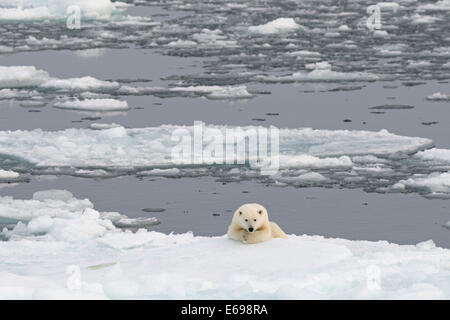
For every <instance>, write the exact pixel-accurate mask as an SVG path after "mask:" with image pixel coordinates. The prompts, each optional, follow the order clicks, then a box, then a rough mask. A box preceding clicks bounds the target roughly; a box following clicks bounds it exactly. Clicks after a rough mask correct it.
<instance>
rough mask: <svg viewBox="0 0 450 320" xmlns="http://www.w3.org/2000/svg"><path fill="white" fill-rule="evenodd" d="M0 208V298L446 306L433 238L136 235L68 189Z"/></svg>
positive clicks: (445, 258) (0, 203)
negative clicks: (243, 239)
mask: <svg viewBox="0 0 450 320" xmlns="http://www.w3.org/2000/svg"><path fill="white" fill-rule="evenodd" d="M0 209H1V210H0V219H1V220H2V223H4V224H6V225H7V227H5V228H4V229H3V231H1V233H0V235H1V237H2V240H3V241H0V299H80V298H84V299H206V298H207V299H343V298H346V299H448V298H450V288H449V286H448V281H447V279H448V278H449V277H450V268H449V266H450V250H448V249H443V248H439V247H436V246H435V245H434V243H433V242H432V241H431V240H430V241H425V242H421V243H418V244H417V245H397V244H393V243H388V242H386V241H378V242H370V241H350V240H344V239H327V238H324V237H321V236H306V235H289V236H288V238H287V239H273V240H270V241H268V242H264V243H260V244H255V245H244V244H242V243H240V242H236V241H233V240H230V239H229V238H227V237H226V236H219V237H199V236H195V235H193V234H192V233H189V232H188V233H184V234H163V233H159V232H154V231H148V230H146V229H143V228H141V229H139V230H138V231H136V232H132V231H129V230H123V229H119V228H117V227H115V226H114V224H117V222H115V221H117V219H118V217H121V215H120V214H119V213H102V212H98V211H97V210H95V209H94V208H93V205H92V203H91V202H90V201H89V200H87V199H84V200H79V199H76V198H74V197H73V196H72V194H71V193H70V192H68V191H64V190H47V191H41V192H37V193H35V194H34V195H33V199H31V200H17V199H13V198H10V197H0ZM118 221H120V219H119V220H118ZM224 232H225V230H224ZM237 261H238V262H239V263H236V262H237ZM287 262H288V263H287ZM250 265H258V268H249V267H248V266H250Z"/></svg>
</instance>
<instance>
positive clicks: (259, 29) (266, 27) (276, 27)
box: [248, 18, 300, 34]
mask: <svg viewBox="0 0 450 320" xmlns="http://www.w3.org/2000/svg"><path fill="white" fill-rule="evenodd" d="M298 28H300V25H298V24H297V23H296V22H295V20H294V19H292V18H278V19H276V20H273V21H270V22H268V23H266V24H263V25H259V26H252V27H249V28H248V30H249V31H250V32H255V33H261V34H276V33H284V32H290V31H295V30H297V29H298Z"/></svg>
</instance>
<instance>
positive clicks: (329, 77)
mask: <svg viewBox="0 0 450 320" xmlns="http://www.w3.org/2000/svg"><path fill="white" fill-rule="evenodd" d="M305 68H306V69H307V70H311V71H310V72H296V73H293V74H292V75H288V76H261V75H258V76H256V77H255V78H256V79H257V80H262V81H266V82H295V81H299V82H310V81H311V82H312V81H374V80H379V79H380V77H379V76H377V75H374V74H370V73H366V72H337V71H332V70H331V65H330V64H329V63H328V62H327V61H323V62H316V63H311V64H307V65H306V66H305Z"/></svg>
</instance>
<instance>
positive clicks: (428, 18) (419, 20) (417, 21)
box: [411, 13, 441, 24]
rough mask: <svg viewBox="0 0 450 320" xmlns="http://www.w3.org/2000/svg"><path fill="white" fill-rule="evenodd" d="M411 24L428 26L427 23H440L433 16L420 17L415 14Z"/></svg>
mask: <svg viewBox="0 0 450 320" xmlns="http://www.w3.org/2000/svg"><path fill="white" fill-rule="evenodd" d="M411 18H412V23H413V24H429V23H435V22H436V21H440V20H441V19H439V18H438V17H433V16H422V15H420V14H418V13H417V14H415V15H413V16H412V17H411Z"/></svg>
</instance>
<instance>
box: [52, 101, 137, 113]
mask: <svg viewBox="0 0 450 320" xmlns="http://www.w3.org/2000/svg"><path fill="white" fill-rule="evenodd" d="M54 107H55V108H59V109H70V110H80V111H126V110H129V109H130V107H129V106H128V103H127V102H126V101H119V100H114V99H86V100H70V101H65V102H58V103H56V104H55V105H54Z"/></svg>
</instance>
